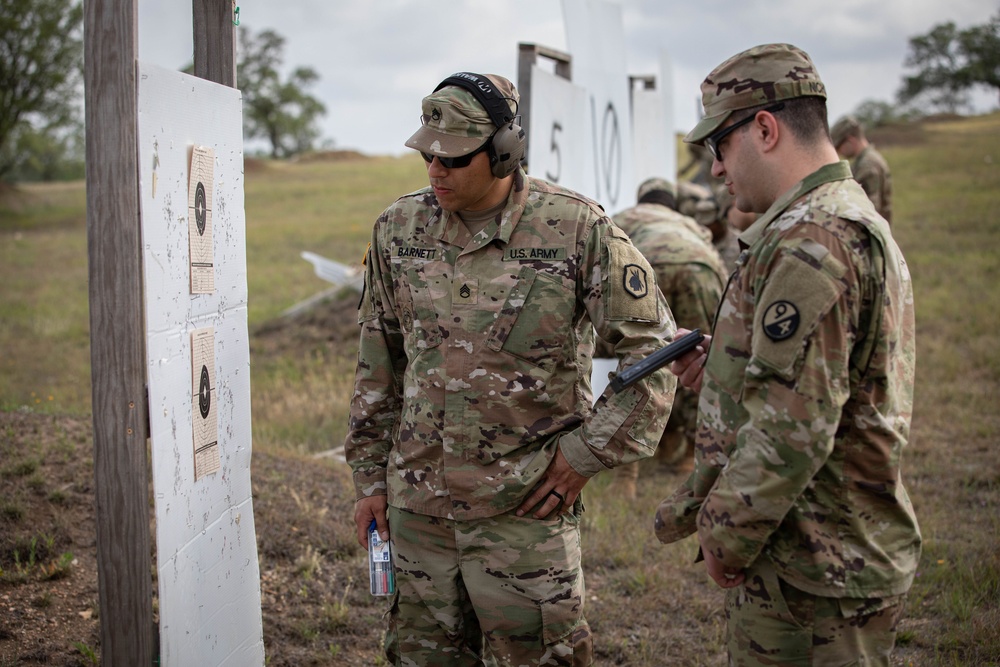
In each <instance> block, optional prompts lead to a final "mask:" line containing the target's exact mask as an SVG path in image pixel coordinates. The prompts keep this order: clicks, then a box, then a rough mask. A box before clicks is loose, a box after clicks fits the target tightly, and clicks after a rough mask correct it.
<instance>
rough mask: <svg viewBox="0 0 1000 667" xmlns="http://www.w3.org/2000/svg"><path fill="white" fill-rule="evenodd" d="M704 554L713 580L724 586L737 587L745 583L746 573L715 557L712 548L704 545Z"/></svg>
mask: <svg viewBox="0 0 1000 667" xmlns="http://www.w3.org/2000/svg"><path fill="white" fill-rule="evenodd" d="M701 553H702V555H703V556H704V557H705V568H706V569H707V570H708V576H710V577H712V581H714V582H715V583H717V584H718V585H719V586H720V587H722V588H735V587H736V586H739V585H740V584H742V583H743V580H744V579H745V578H746V575H744V574H743V571H742V570H733V569H731V568H727V567H726V566H725V565H723V563H722V561H721V560H719V559H718V558H716V557H715V554H713V553H712V552H711V550H709V549H706V548H704V547H702V549H701Z"/></svg>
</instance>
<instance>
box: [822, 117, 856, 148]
mask: <svg viewBox="0 0 1000 667" xmlns="http://www.w3.org/2000/svg"><path fill="white" fill-rule="evenodd" d="M860 127H861V123H860V122H858V119H857V118H855V117H854V116H844V117H843V118H841V119H840V120H838V121H837V122H836V123H834V124H833V127H831V128H830V139H831V140H832V141H833V147H834V148H836V147H838V146H840V144H842V143H844V139H846V138H847V137H849V136H851V135H852V134H855V130H857V129H859V128H860Z"/></svg>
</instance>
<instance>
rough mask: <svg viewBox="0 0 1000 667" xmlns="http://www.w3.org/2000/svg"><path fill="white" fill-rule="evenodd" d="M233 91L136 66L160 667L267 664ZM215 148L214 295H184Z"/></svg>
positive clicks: (237, 98) (238, 120) (239, 133)
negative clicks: (200, 185) (210, 426)
mask: <svg viewBox="0 0 1000 667" xmlns="http://www.w3.org/2000/svg"><path fill="white" fill-rule="evenodd" d="M241 104H242V102H241V95H240V92H239V91H238V90H236V89H233V88H228V87H226V86H221V85H219V84H215V83H211V82H209V81H204V80H202V79H199V78H196V77H193V76H189V75H186V74H182V73H180V72H175V71H172V70H167V69H161V68H158V67H154V66H151V65H146V64H142V63H140V64H139V128H138V137H139V139H138V141H139V183H140V206H141V211H142V216H141V217H142V238H143V271H144V276H145V305H146V311H145V314H146V332H147V342H146V346H147V350H146V353H147V363H148V376H149V420H150V429H151V439H152V463H153V491H154V494H155V497H156V552H157V554H156V555H157V558H156V562H157V571H158V583H159V596H160V597H159V612H160V664H161V665H164V666H166V667H181V666H183V667H187V666H189V665H202V666H210V665H226V666H232V667H247V666H253V665H263V664H264V642H263V630H262V624H261V612H260V572H259V568H258V564H257V542H256V533H255V530H254V520H253V504H252V501H251V488H250V455H251V435H250V346H249V334H248V328H247V274H246V217H245V214H244V208H243V129H242V128H243V122H242V111H241ZM195 146H205V147H209V148H211V149H212V150H213V151H214V154H215V163H214V170H213V175H212V180H213V182H214V184H213V192H212V199H211V201H212V227H213V234H212V243H213V258H214V259H213V263H214V286H213V287H214V288H213V290H212V291H211V292H210V293H208V294H191V282H190V256H189V253H190V244H189V231H188V230H189V221H188V200H189V194H190V193H189V175H190V174H189V170H190V168H191V155H192V152H193V149H194V147H195ZM204 328H211V329H212V330H213V331H214V341H215V342H214V348H215V353H214V359H215V369H214V371H215V375H214V378H215V386H213V387H212V397H213V399H214V400H215V401H216V408H217V413H216V414H217V419H218V452H219V463H220V468H219V469H218V470H217V471H215V472H214V473H212V474H206V475H205V476H203V477H201V478H199V479H197V480H196V479H195V460H194V446H193V436H192V419H193V416H194V415H193V407H194V405H193V402H192V345H191V333H192V332H194V331H196V330H198V329H204Z"/></svg>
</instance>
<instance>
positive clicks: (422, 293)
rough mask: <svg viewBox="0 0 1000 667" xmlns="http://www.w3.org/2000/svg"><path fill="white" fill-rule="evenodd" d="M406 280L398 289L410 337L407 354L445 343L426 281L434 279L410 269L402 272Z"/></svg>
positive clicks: (403, 323) (403, 327) (402, 324)
mask: <svg viewBox="0 0 1000 667" xmlns="http://www.w3.org/2000/svg"><path fill="white" fill-rule="evenodd" d="M401 279H402V282H403V284H402V285H400V287H401V289H397V290H396V293H397V295H398V296H397V299H398V303H399V311H400V312H399V326H400V329H401V330H402V332H403V334H404V336H405V337H406V349H407V354H409V355H410V356H411V358H412V356H415V354H417V353H419V352H421V351H423V350H427V349H430V348H432V347H437V346H438V345H440V344H441V340H442V336H441V329H440V327H438V316H437V310H436V309H435V308H434V300H433V299H432V298H431V294H430V290H429V289H427V286H426V283H427V282H428V281H429V280H433V278H430V277H428V276H426V275H424V274H423V273H422V272H420V271H417V270H416V269H409V270H407V271H406V273H405V274H403V275H402V276H401Z"/></svg>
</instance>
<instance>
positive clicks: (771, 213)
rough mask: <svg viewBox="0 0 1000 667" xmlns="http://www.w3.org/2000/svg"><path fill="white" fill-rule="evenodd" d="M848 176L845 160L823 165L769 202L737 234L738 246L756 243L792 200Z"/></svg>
mask: <svg viewBox="0 0 1000 667" xmlns="http://www.w3.org/2000/svg"><path fill="white" fill-rule="evenodd" d="M850 178H851V165H850V163H849V162H847V161H846V160H840V161H839V162H831V163H830V164H826V165H823V166H822V167H820V168H819V169H817V170H816V171H814V172H813V173H811V174H809V175H808V176H806V177H805V178H803V179H802V180H801V181H799V182H798V183H796V184H795V185H793V186H792V187H791V188H789V189H788V190H786V191H785V192H784V193H783V194H782V195H781V196H780V197H778V199H777V200H776V201H775V202H774V203H773V204H771V208H769V209H767V211H766V212H765V213H764V215H762V216H760V217H759V218H757V220H756V221H755V222H754V223H753V224H752V225H750V226H749V227H747V229H746V230H745V231H744V232H743V233H742V234H740V236H739V239H740V246H741V247H743V248H749V247H750V246H752V245H753V244H754V243H756V242H757V240H758V239H760V237H761V236H763V235H764V230H765V229H766V228H767V226H768V225H770V224H771V222H772V221H773V220H774V219H775V218H777V217H778V216H780V215H781V214H782V213H784V212H785V210H786V209H788V207H789V206H791V205H792V203H793V202H795V201H797V200H798V199H800V198H802V197H803V196H804V195H805V194H806V193H808V192H811V191H812V190H815V189H816V188H818V187H819V186H821V185H823V184H824V183H832V182H833V181H843V180H847V179H850Z"/></svg>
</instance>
